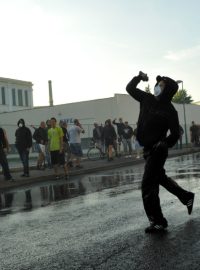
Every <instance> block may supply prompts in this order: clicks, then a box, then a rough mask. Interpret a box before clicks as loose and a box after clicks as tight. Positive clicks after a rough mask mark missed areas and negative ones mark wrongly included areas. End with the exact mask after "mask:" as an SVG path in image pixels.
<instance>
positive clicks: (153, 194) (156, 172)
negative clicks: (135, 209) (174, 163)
mask: <svg viewBox="0 0 200 270" xmlns="http://www.w3.org/2000/svg"><path fill="white" fill-rule="evenodd" d="M167 155H168V149H167V148H160V149H157V150H153V149H151V150H149V149H148V150H147V149H144V158H145V161H146V164H145V171H144V175H143V180H142V198H143V204H144V209H145V212H146V214H147V217H148V218H149V221H150V222H155V223H157V224H162V221H163V218H164V217H163V214H162V210H161V207H160V199H159V185H162V186H163V187H164V188H166V189H167V190H168V191H169V192H170V193H172V194H174V195H175V196H177V197H178V198H179V200H180V201H181V202H182V203H183V204H186V203H187V200H188V195H189V192H188V191H186V190H184V189H183V188H181V187H180V186H179V185H178V184H177V183H176V182H175V181H174V180H173V179H171V178H170V177H167V175H166V174H165V170H164V164H165V161H166V158H167Z"/></svg>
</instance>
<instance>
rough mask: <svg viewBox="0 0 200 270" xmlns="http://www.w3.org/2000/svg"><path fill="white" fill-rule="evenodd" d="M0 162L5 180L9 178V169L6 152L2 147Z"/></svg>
mask: <svg viewBox="0 0 200 270" xmlns="http://www.w3.org/2000/svg"><path fill="white" fill-rule="evenodd" d="M0 164H1V166H2V170H3V174H4V177H5V179H6V180H9V179H11V178H12V177H11V175H10V170H9V166H8V161H7V158H6V154H5V153H4V150H3V149H0Z"/></svg>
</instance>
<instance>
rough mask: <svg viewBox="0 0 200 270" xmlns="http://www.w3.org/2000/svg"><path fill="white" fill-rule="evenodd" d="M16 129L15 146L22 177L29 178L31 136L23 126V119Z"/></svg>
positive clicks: (28, 130)
mask: <svg viewBox="0 0 200 270" xmlns="http://www.w3.org/2000/svg"><path fill="white" fill-rule="evenodd" d="M17 125H18V129H17V130H16V132H15V138H16V142H15V146H16V148H17V151H18V153H19V156H20V159H21V161H22V164H23V170H24V172H23V174H22V175H21V176H22V177H29V151H30V148H31V146H32V134H31V131H30V129H29V128H27V127H26V126H25V122H24V119H20V120H19V121H18V123H17Z"/></svg>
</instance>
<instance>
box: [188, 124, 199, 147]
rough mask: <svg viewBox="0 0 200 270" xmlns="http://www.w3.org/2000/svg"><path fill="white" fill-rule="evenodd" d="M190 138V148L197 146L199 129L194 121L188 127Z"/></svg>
mask: <svg viewBox="0 0 200 270" xmlns="http://www.w3.org/2000/svg"><path fill="white" fill-rule="evenodd" d="M190 138H191V143H192V146H198V145H199V128H198V126H197V125H196V124H195V122H194V121H192V125H191V127H190Z"/></svg>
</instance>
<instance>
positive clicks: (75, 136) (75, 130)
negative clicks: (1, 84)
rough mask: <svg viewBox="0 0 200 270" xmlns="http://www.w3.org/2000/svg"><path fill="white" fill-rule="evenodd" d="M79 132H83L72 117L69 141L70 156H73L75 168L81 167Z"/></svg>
mask: <svg viewBox="0 0 200 270" xmlns="http://www.w3.org/2000/svg"><path fill="white" fill-rule="evenodd" d="M81 133H85V130H84V129H83V127H82V125H81V124H80V122H79V120H78V119H74V125H73V126H71V127H70V129H69V143H70V149H71V153H72V156H73V157H75V163H76V168H77V169H81V168H83V166H82V165H81V157H82V156H83V152H82V148H81Z"/></svg>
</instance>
